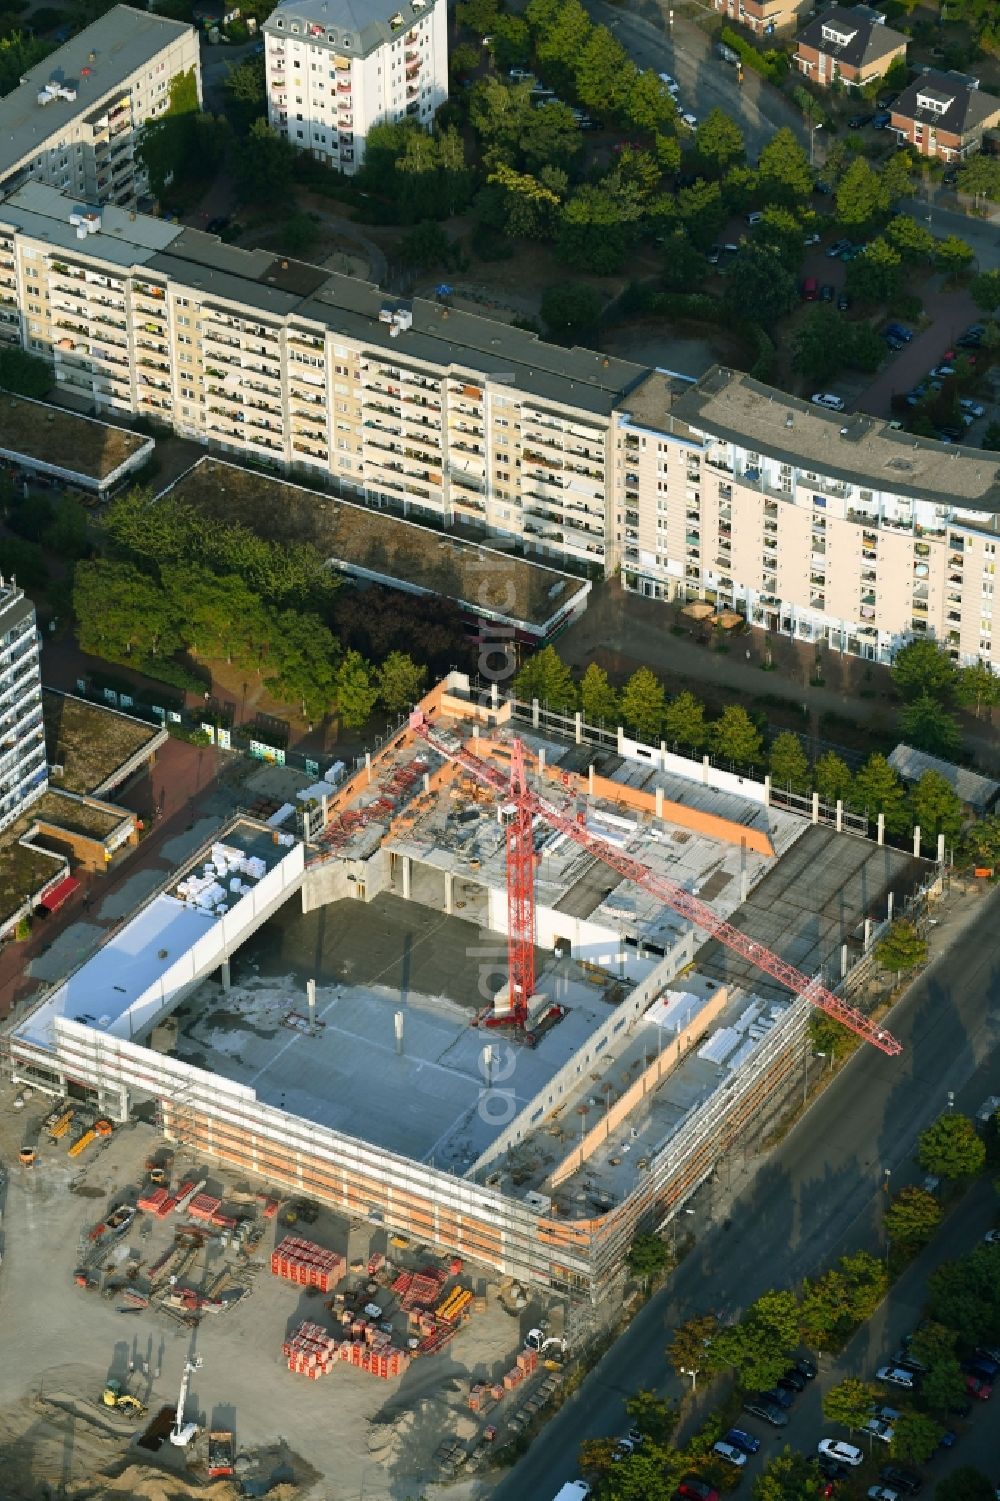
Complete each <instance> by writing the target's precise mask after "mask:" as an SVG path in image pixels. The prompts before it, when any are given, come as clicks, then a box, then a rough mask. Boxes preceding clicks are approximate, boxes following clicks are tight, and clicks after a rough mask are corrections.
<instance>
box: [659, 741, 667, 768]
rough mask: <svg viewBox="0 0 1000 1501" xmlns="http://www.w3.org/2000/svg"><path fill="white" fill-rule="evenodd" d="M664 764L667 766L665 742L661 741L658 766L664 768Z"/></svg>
mask: <svg viewBox="0 0 1000 1501" xmlns="http://www.w3.org/2000/svg"><path fill="white" fill-rule="evenodd" d="M666 764H667V742H666V741H665V740H661V741H660V766H661V767H663V766H666Z"/></svg>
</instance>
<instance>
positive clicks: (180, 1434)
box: [170, 1355, 202, 1449]
mask: <svg viewBox="0 0 1000 1501" xmlns="http://www.w3.org/2000/svg"><path fill="white" fill-rule="evenodd" d="M201 1367H202V1359H201V1356H200V1355H196V1356H195V1358H194V1360H185V1362H184V1372H183V1375H182V1376H181V1390H180V1395H179V1396H178V1398H177V1413H176V1415H175V1417H174V1426H173V1427H172V1428H171V1430H170V1442H171V1443H172V1444H174V1445H175V1447H176V1448H178V1449H186V1448H187V1446H188V1444H189V1443H190V1442H191V1440H192V1439H193V1438H194V1436H195V1434H196V1433H197V1432H198V1424H197V1423H185V1421H184V1404H185V1403H186V1402H187V1396H188V1387H189V1386H190V1385H191V1373H192V1371H200V1370H201Z"/></svg>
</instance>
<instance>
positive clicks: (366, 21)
mask: <svg viewBox="0 0 1000 1501" xmlns="http://www.w3.org/2000/svg"><path fill="white" fill-rule="evenodd" d="M434 4H435V0H280V3H279V4H278V6H277V8H276V9H275V10H273V11H272V12H271V14H270V15H269V16H268V18H267V21H266V22H265V23H264V30H265V31H267V32H269V33H270V34H271V35H272V36H284V35H286V34H287V33H289V32H291V31H292V29H293V27H294V29H295V30H296V31H297V32H299V34H300V35H301V34H303V33H304V40H305V41H306V43H307V44H308V45H309V46H310V47H324V48H327V49H328V50H329V51H331V52H335V53H338V54H343V53H347V54H349V55H350V54H353V55H354V56H360V57H367V56H368V55H369V53H371V52H374V51H375V49H376V48H377V47H381V46H382V45H383V44H384V43H386V42H391V41H392V40H393V39H394V38H398V37H402V36H405V35H406V32H407V29H408V28H409V27H410V26H412V25H415V24H416V22H418V21H421V20H422V19H423V18H424V16H426V15H428V14H429V13H430V11H431V10H432V9H433V8H434ZM397 18H398V20H397ZM393 21H396V22H397V24H396V25H393V24H392V23H393Z"/></svg>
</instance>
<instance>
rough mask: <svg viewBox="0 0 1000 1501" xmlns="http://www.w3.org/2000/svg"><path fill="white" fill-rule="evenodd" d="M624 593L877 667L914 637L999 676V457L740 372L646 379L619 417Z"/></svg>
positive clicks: (619, 488) (618, 478)
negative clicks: (720, 616)
mask: <svg viewBox="0 0 1000 1501" xmlns="http://www.w3.org/2000/svg"><path fill="white" fill-rule="evenodd" d="M618 424H619V425H618V433H617V445H618V472H617V484H618V503H617V504H618V528H617V531H618V535H619V536H620V538H621V546H622V578H623V581H624V584H625V587H626V588H628V589H632V590H635V591H637V592H639V593H642V594H646V595H648V596H650V597H653V598H661V599H669V600H677V599H679V600H693V599H705V600H708V601H710V602H712V603H714V604H716V605H717V606H719V607H722V606H723V605H726V606H731V607H732V608H734V609H737V610H739V611H740V612H741V613H742V614H744V615H745V616H746V618H747V619H749V620H750V621H751V622H753V623H754V624H758V625H761V626H764V627H766V628H767V629H768V630H773V631H778V632H781V633H783V634H786V635H792V636H795V637H798V638H799V639H800V640H804V641H815V642H822V643H825V644H828V645H829V646H831V647H833V648H834V649H836V650H840V651H847V652H852V653H856V654H857V655H859V656H862V657H866V658H868V659H870V660H873V661H881V662H888V661H890V660H891V658H892V655H893V653H894V652H895V650H896V649H897V648H898V647H899V646H900V645H902V644H903V643H904V642H905V641H907V640H909V639H910V638H912V637H913V636H920V635H928V636H932V637H934V638H935V639H937V640H939V641H941V642H942V643H943V644H944V645H945V646H946V647H947V649H948V650H949V651H950V652H951V653H952V654H953V656H955V657H956V658H957V659H958V660H959V661H962V662H974V661H976V660H978V659H980V658H981V659H983V660H985V661H987V662H989V663H990V664H991V665H992V666H993V667H994V669H995V670H1000V628H998V630H997V631H996V632H995V631H994V629H993V588H994V580H995V574H996V559H997V546H998V542H1000V535H998V526H997V521H998V515H1000V466H998V463H997V459H996V457H995V455H993V454H990V453H987V452H984V451H982V450H980V449H970V448H963V447H961V446H960V445H945V444H943V443H938V442H935V441H934V440H932V439H927V438H919V437H916V436H915V435H914V434H912V433H906V432H902V431H899V430H897V429H894V428H892V427H890V425H889V424H888V423H887V422H885V421H883V420H881V419H879V418H875V417H869V416H866V415H865V414H864V413H860V412H855V413H851V414H849V415H838V414H836V413H832V412H826V411H824V410H823V409H822V408H819V407H816V406H813V405H812V404H811V403H809V402H806V401H801V400H799V399H798V398H797V397H794V396H789V395H787V394H786V393H785V392H783V391H778V390H776V389H775V388H773V387H771V386H765V385H763V384H762V383H761V382H760V381H756V380H753V379H752V378H751V377H750V376H748V375H745V374H743V373H742V372H741V371H734V370H726V369H722V368H720V367H716V368H714V369H713V370H710V371H709V372H708V373H707V374H706V375H704V376H703V377H702V379H701V380H699V381H698V382H696V383H695V384H687V385H682V384H680V383H679V382H677V381H672V380H671V379H670V378H669V377H666V376H664V375H661V374H654V375H651V376H650V377H649V378H648V379H647V380H646V381H645V382H643V383H642V384H641V385H640V386H639V387H637V388H636V389H635V390H634V391H633V392H632V393H631V394H630V395H629V396H628V397H627V398H626V399H625V401H623V403H622V411H621V412H620V413H619V417H618Z"/></svg>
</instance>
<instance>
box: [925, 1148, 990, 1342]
mask: <svg viewBox="0 0 1000 1501" xmlns="http://www.w3.org/2000/svg"><path fill="white" fill-rule="evenodd" d="M931 1171H933V1169H931ZM955 1176H960V1175H959V1174H956V1175H955ZM927 1287H928V1294H929V1297H928V1308H929V1311H930V1314H931V1317H932V1318H934V1319H937V1320H938V1321H939V1322H940V1323H942V1324H947V1325H949V1327H950V1328H952V1329H954V1330H955V1331H956V1333H957V1334H958V1337H959V1339H960V1340H962V1341H963V1342H964V1343H966V1344H969V1345H978V1344H996V1343H997V1341H998V1340H1000V1246H995V1245H991V1246H987V1245H979V1246H977V1247H976V1249H975V1250H974V1251H973V1252H972V1253H971V1254H970V1255H968V1256H963V1257H962V1259H961V1260H960V1261H946V1262H943V1263H942V1265H941V1266H939V1267H936V1268H935V1269H934V1271H933V1272H931V1274H930V1276H929V1277H928V1279H927Z"/></svg>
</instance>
